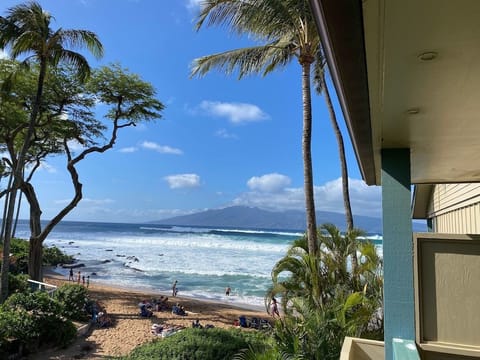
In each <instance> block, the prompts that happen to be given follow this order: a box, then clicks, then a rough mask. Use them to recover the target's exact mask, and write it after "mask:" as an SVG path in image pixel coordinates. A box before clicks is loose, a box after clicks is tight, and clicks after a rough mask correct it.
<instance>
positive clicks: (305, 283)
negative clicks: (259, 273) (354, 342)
mask: <svg viewBox="0 0 480 360" xmlns="http://www.w3.org/2000/svg"><path fill="white" fill-rule="evenodd" d="M319 231H320V233H319V235H318V248H319V249H320V251H319V255H318V256H315V255H311V254H309V253H308V252H307V244H306V239H305V238H300V239H298V240H296V241H295V242H294V243H293V244H292V245H291V247H290V248H289V249H288V251H287V254H286V255H285V256H284V257H283V258H282V259H280V260H279V261H278V262H277V264H276V265H275V267H274V268H273V270H272V283H273V284H272V288H271V289H270V292H269V293H268V294H267V296H266V301H268V299H270V298H271V297H273V296H275V297H278V298H280V299H281V303H282V309H283V314H284V316H283V317H282V318H281V319H280V320H278V321H277V322H276V326H275V331H274V336H275V338H276V340H277V342H276V343H277V345H278V346H279V348H280V351H281V352H282V353H288V354H290V355H291V356H292V357H293V358H297V357H302V356H303V357H304V358H308V359H338V356H339V352H340V348H341V345H342V341H343V339H344V337H345V336H369V337H371V336H376V337H377V338H381V337H382V329H383V322H382V315H381V307H382V275H381V261H380V259H379V257H378V255H377V253H376V251H375V247H374V245H373V243H371V242H369V241H364V240H362V239H361V238H360V239H359V238H358V237H359V236H361V235H362V232H361V231H360V230H356V229H354V230H352V231H350V232H349V233H347V235H348V236H344V235H342V234H341V233H340V230H339V229H338V228H336V227H335V226H333V225H331V224H324V225H322V226H321V227H320V228H319ZM353 250H355V252H357V251H358V253H359V254H360V258H359V264H358V267H357V269H356V271H357V274H354V273H353V269H352V268H349V266H348V262H349V259H350V260H351V253H352V251H353ZM295 356H297V357H295Z"/></svg>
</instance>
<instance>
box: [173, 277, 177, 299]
mask: <svg viewBox="0 0 480 360" xmlns="http://www.w3.org/2000/svg"><path fill="white" fill-rule="evenodd" d="M177 283H178V281H177V280H175V281H174V283H173V285H172V296H177V293H178V289H177Z"/></svg>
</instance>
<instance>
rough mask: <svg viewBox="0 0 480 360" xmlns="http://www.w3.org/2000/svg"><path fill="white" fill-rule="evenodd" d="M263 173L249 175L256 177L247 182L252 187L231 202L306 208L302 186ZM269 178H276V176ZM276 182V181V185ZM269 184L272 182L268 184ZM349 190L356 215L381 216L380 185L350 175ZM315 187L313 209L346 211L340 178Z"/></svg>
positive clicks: (265, 207)
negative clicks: (366, 182)
mask: <svg viewBox="0 0 480 360" xmlns="http://www.w3.org/2000/svg"><path fill="white" fill-rule="evenodd" d="M270 175H272V174H270ZM266 176H267V175H264V176H263V177H260V178H252V179H256V180H255V181H252V179H250V180H249V184H248V186H249V187H250V189H251V190H252V191H249V192H245V193H243V194H240V195H239V196H238V197H237V198H236V199H234V200H233V202H232V203H233V204H234V205H245V206H256V207H260V208H263V209H270V210H304V209H305V197H304V190H303V187H299V188H287V187H284V188H282V182H281V181H280V178H279V179H277V182H275V181H274V180H270V181H269V180H268V177H266ZM262 178H263V179H262ZM272 179H275V177H273V178H272ZM275 184H276V185H277V187H276V188H275ZM268 185H271V187H269V186H268ZM285 186H286V185H285ZM272 189H276V191H275V192H272V191H271V190H272ZM349 190H350V202H351V207H352V212H353V213H354V214H355V215H365V216H373V217H381V211H382V200H381V188H380V187H379V186H367V185H366V184H365V183H364V182H363V181H362V180H358V179H349ZM314 191H315V207H316V210H319V211H332V212H338V213H344V212H345V210H344V207H343V192H342V179H341V178H338V179H335V180H332V181H329V182H327V183H325V184H323V185H320V186H315V189H314Z"/></svg>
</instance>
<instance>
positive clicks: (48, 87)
mask: <svg viewBox="0 0 480 360" xmlns="http://www.w3.org/2000/svg"><path fill="white" fill-rule="evenodd" d="M52 19H53V17H52V15H51V14H50V13H48V12H47V11H44V10H43V9H42V8H41V6H40V5H39V4H38V3H36V2H29V3H26V4H21V5H17V6H14V7H12V8H11V9H9V10H8V11H7V15H6V16H5V17H0V49H6V50H8V51H7V53H9V54H10V55H11V56H12V58H14V59H15V58H17V57H21V56H23V57H24V58H23V59H22V60H21V61H19V60H1V61H0V85H1V86H2V89H3V91H1V92H0V104H1V106H0V121H1V123H2V127H1V128H0V148H1V150H2V151H4V152H5V153H6V154H8V156H5V157H3V159H2V164H1V166H0V170H1V173H0V176H2V177H9V182H8V185H7V188H6V189H5V190H3V191H2V192H0V197H3V198H4V199H5V202H4V203H5V209H4V211H3V221H2V228H1V232H0V235H1V238H2V244H3V261H2V271H1V276H2V280H1V283H0V300H1V301H3V300H5V299H6V297H7V296H8V294H9V289H8V272H9V254H10V246H11V239H12V237H13V236H14V235H15V224H16V220H15V207H16V206H17V207H19V206H20V201H21V195H23V196H24V197H25V199H26V201H27V204H28V207H29V210H30V219H29V220H30V222H29V223H30V233H31V234H30V239H29V256H28V273H29V276H30V278H31V279H34V280H39V281H40V280H41V279H42V264H43V260H42V258H43V255H44V254H43V252H42V251H43V246H42V245H43V242H44V240H45V239H46V238H47V236H48V235H49V234H50V232H51V231H52V230H53V228H54V227H55V226H56V225H57V224H58V223H59V222H60V221H61V220H62V219H64V218H65V216H66V215H68V214H69V213H70V212H71V211H72V210H73V209H74V208H75V207H76V206H77V204H78V203H79V202H80V201H81V200H82V198H83V184H82V183H81V180H80V174H79V172H78V165H79V163H80V162H81V161H83V160H85V159H86V158H87V157H88V156H91V155H92V154H95V153H97V154H100V153H104V152H105V151H107V150H109V149H111V148H112V147H113V146H114V144H115V142H116V140H117V137H118V135H119V131H120V130H121V129H123V128H127V127H132V126H135V125H137V124H139V123H141V122H146V121H152V120H155V119H159V118H161V112H162V110H163V109H164V105H163V104H162V103H161V102H160V101H158V100H157V99H156V92H155V89H154V88H153V87H152V85H151V84H150V83H148V82H146V81H144V80H142V79H141V78H140V77H139V76H138V75H136V74H134V73H131V72H130V71H128V70H127V69H124V68H122V67H121V66H120V65H119V64H112V65H109V66H103V67H101V68H99V69H93V70H92V69H91V68H90V66H89V65H88V63H87V61H86V59H85V58H84V57H83V55H81V54H79V53H77V52H74V51H73V50H72V49H76V48H83V47H85V48H87V49H88V50H90V52H92V53H93V54H94V55H96V56H101V54H102V52H103V48H102V45H101V43H100V41H99V39H98V37H97V36H96V35H95V34H94V33H92V32H90V31H87V30H66V29H62V28H59V29H57V30H54V29H52V28H51V20H52ZM99 102H100V103H102V104H104V105H105V107H106V108H107V110H106V112H105V114H104V115H103V117H104V120H103V121H101V120H97V118H96V117H97V114H98V111H97V109H96V105H97V103H99ZM33 135H35V136H33ZM79 148H80V150H78V149H79ZM49 156H63V157H64V158H65V169H66V170H67V171H68V173H69V174H70V179H71V183H72V188H73V195H72V198H71V200H70V201H69V202H68V203H67V204H66V205H65V207H64V208H63V209H61V210H60V211H59V212H58V213H57V214H56V215H55V216H53V217H52V218H51V220H49V221H47V222H42V219H41V214H42V206H41V203H40V200H39V199H40V197H39V194H38V192H39V189H37V188H35V186H34V182H33V181H32V179H33V177H34V174H35V172H36V170H37V169H39V168H40V166H41V164H42V162H44V161H45V159H46V158H48V157H49ZM17 192H20V195H19V196H17ZM17 214H18V211H17Z"/></svg>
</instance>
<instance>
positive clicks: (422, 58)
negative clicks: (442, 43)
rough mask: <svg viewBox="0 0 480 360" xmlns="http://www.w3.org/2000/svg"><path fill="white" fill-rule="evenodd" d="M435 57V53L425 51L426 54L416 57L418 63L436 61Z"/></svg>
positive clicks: (436, 54)
mask: <svg viewBox="0 0 480 360" xmlns="http://www.w3.org/2000/svg"><path fill="white" fill-rule="evenodd" d="M437 56H438V53H437V52H435V51H427V52H424V53H421V54H420V55H418V56H417V57H418V59H419V60H420V61H432V60H434V59H436V58H437Z"/></svg>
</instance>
